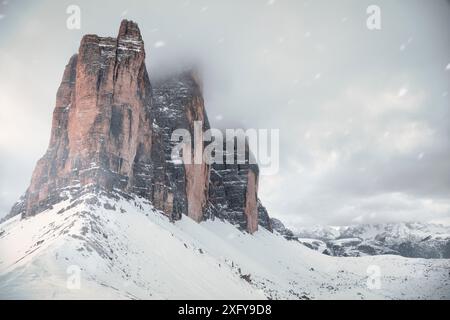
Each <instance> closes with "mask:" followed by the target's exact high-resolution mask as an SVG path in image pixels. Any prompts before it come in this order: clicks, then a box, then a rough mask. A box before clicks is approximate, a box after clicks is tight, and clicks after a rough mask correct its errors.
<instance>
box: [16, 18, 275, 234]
mask: <svg viewBox="0 0 450 320" xmlns="http://www.w3.org/2000/svg"><path fill="white" fill-rule="evenodd" d="M195 121H201V122H202V128H201V129H202V131H203V132H204V131H205V130H207V129H209V128H210V126H209V122H208V117H207V115H206V111H205V107H204V101H203V96H202V92H201V87H200V85H199V83H198V81H197V77H196V76H195V75H194V73H193V72H183V73H180V74H177V75H174V76H171V77H168V78H166V79H163V80H159V81H156V82H155V83H154V86H153V88H152V86H151V85H150V80H149V76H148V74H147V69H146V66H145V50H144V43H143V41H142V37H141V34H140V31H139V28H138V26H137V24H136V23H134V22H132V21H126V20H124V21H122V23H121V26H120V29H119V34H118V36H117V38H109V37H99V36H96V35H86V36H84V37H83V39H82V40H81V44H80V48H79V52H78V54H76V55H74V56H73V57H72V58H71V59H70V61H69V63H68V64H67V66H66V68H65V71H64V75H63V79H62V82H61V85H60V87H59V89H58V93H57V98H56V106H55V109H54V113H53V124H52V132H51V138H50V144H49V147H48V150H47V152H46V153H45V155H44V156H43V157H42V158H41V159H40V160H39V161H38V163H37V165H36V168H35V170H34V172H33V175H32V179H31V183H30V186H29V188H28V189H27V192H26V193H25V195H24V196H23V197H22V198H21V200H20V201H19V202H17V203H16V204H15V205H14V207H13V208H12V210H11V213H10V215H9V216H13V215H16V214H22V217H28V216H32V215H34V214H37V213H39V212H41V211H43V210H45V209H47V208H50V207H51V206H52V205H54V204H56V203H58V202H60V201H61V200H62V199H64V198H66V197H67V196H68V194H67V192H70V194H71V195H72V196H77V195H79V194H81V193H83V192H86V191H92V190H100V189H101V190H104V191H107V192H112V191H117V192H121V193H122V194H128V195H130V196H132V195H139V196H141V197H143V198H146V199H148V200H150V201H151V202H152V203H153V205H154V206H155V207H156V208H157V209H160V210H161V211H162V212H163V213H164V214H166V215H167V216H169V217H170V218H171V219H172V220H178V219H180V218H181V217H182V214H185V215H188V216H189V217H191V218H192V219H194V220H196V221H198V222H200V221H202V220H204V219H206V218H212V217H219V218H223V219H227V220H229V221H231V222H232V223H235V224H237V225H238V226H239V227H241V228H242V229H244V230H247V231H248V232H251V233H252V232H254V231H256V230H257V227H258V224H261V225H263V226H264V227H265V228H267V229H269V230H271V225H270V219H269V217H268V215H267V211H266V210H265V209H264V207H262V205H261V204H260V202H259V201H258V198H257V190H258V167H257V166H256V165H249V164H247V165H237V164H229V165H226V167H224V168H222V167H220V165H219V166H216V167H214V166H213V168H211V167H210V166H209V165H207V164H183V163H181V164H178V163H174V162H173V161H172V159H171V152H172V149H173V146H174V142H172V141H171V135H172V132H173V131H174V130H175V129H186V130H188V131H189V132H190V133H191V136H192V137H194V134H195V132H194V122H195ZM200 138H202V137H200ZM193 143H194V141H193ZM196 143H197V146H196V147H197V150H200V151H203V149H204V148H205V143H204V142H202V140H198V141H197V142H196ZM191 147H192V149H193V151H192V157H194V145H193V144H192V146H191Z"/></svg>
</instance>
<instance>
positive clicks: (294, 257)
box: [0, 194, 450, 299]
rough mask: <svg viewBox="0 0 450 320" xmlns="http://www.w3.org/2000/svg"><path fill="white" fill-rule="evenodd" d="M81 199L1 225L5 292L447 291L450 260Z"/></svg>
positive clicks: (411, 294)
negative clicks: (306, 242)
mask: <svg viewBox="0 0 450 320" xmlns="http://www.w3.org/2000/svg"><path fill="white" fill-rule="evenodd" d="M81 199H82V201H80V199H78V200H77V201H73V202H72V203H71V201H70V200H67V201H65V202H62V203H60V204H58V205H56V206H54V208H53V209H51V210H47V211H46V212H43V213H41V214H39V215H37V216H35V217H31V218H28V219H25V220H20V217H15V218H12V219H10V220H8V221H6V222H4V223H3V224H1V225H0V298H2V299H15V298H21V299H23V298H25V299H37V298H43V299H53V298H56V299H80V298H87V299H267V298H270V299H412V298H419V299H431V298H435V299H450V274H449V272H450V260H448V259H440V260H430V259H428V260H425V259H407V258H402V257H399V256H390V255H386V256H368V257H360V258H342V257H330V256H326V255H323V254H320V253H318V252H316V251H313V250H311V249H308V248H306V247H305V246H303V245H301V244H299V243H298V242H296V241H287V240H286V239H284V238H283V237H282V236H280V235H278V234H276V233H275V234H272V233H270V232H268V231H266V230H265V229H263V228H261V229H260V230H259V231H257V232H256V233H255V234H254V235H250V234H247V233H244V232H241V231H239V230H238V229H237V228H236V227H234V226H233V225H231V224H229V223H227V222H222V221H219V220H215V221H211V220H210V221H206V222H203V223H200V224H197V223H196V222H194V221H193V220H191V219H189V218H186V217H184V218H183V219H181V220H180V221H177V222H175V223H171V222H169V221H168V219H167V218H166V217H165V216H163V215H162V214H160V213H158V212H156V211H155V210H154V209H153V208H152V206H151V204H149V203H148V202H146V201H145V200H142V199H135V200H133V199H131V200H125V199H124V198H121V197H119V196H117V198H116V199H115V200H113V199H110V198H107V197H104V196H96V195H94V194H87V195H84V196H83V197H82V198H81ZM374 270H375V273H373V272H374ZM377 271H379V275H380V278H379V280H380V281H379V283H378V282H377V280H376V279H377V278H376V273H377ZM77 275H79V277H77ZM374 277H375V278H374ZM373 279H375V280H373ZM78 280H79V281H78ZM368 283H369V285H368ZM78 284H79V285H78ZM377 284H379V286H377Z"/></svg>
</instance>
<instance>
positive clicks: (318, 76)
mask: <svg viewBox="0 0 450 320" xmlns="http://www.w3.org/2000/svg"><path fill="white" fill-rule="evenodd" d="M321 76H322V75H321V74H320V73H317V74H316V75H315V76H314V79H316V80H319V79H320V77H321Z"/></svg>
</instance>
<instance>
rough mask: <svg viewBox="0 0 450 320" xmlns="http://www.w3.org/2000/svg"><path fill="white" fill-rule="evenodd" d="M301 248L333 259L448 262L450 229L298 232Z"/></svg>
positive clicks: (399, 226)
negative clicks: (391, 257) (379, 257)
mask: <svg viewBox="0 0 450 320" xmlns="http://www.w3.org/2000/svg"><path fill="white" fill-rule="evenodd" d="M293 234H294V235H295V237H296V238H297V239H298V241H300V242H301V243H303V244H304V245H306V246H308V247H310V248H312V249H315V250H318V251H320V252H322V253H324V254H328V255H332V256H350V257H358V256H366V255H381V254H394V255H400V256H404V257H410V258H427V259H431V258H433V259H436V258H437V259H449V258H450V227H448V226H444V225H438V224H431V223H421V222H404V223H384V224H361V225H351V226H340V227H334V226H316V227H305V228H299V229H298V230H296V232H294V233H293Z"/></svg>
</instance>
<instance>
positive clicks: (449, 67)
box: [445, 63, 450, 71]
mask: <svg viewBox="0 0 450 320" xmlns="http://www.w3.org/2000/svg"><path fill="white" fill-rule="evenodd" d="M445 70H447V71H448V70H450V63H449V64H448V65H447V66H446V67H445Z"/></svg>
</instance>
